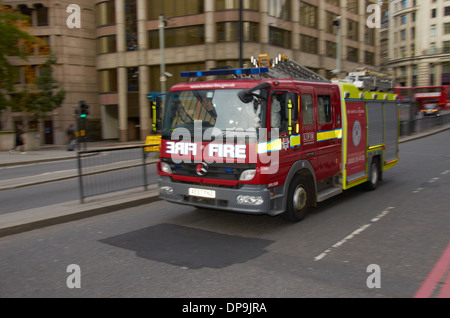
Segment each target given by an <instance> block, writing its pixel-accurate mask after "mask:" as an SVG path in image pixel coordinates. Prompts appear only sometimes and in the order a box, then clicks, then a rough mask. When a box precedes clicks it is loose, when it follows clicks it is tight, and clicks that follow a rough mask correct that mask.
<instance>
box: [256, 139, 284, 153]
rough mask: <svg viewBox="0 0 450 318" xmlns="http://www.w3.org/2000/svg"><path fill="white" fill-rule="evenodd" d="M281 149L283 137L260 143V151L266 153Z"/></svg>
mask: <svg viewBox="0 0 450 318" xmlns="http://www.w3.org/2000/svg"><path fill="white" fill-rule="evenodd" d="M277 150H281V139H275V140H272V141H269V142H264V143H261V144H258V153H266V152H271V151H277Z"/></svg>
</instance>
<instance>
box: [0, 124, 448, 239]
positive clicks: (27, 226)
mask: <svg viewBox="0 0 450 318" xmlns="http://www.w3.org/2000/svg"><path fill="white" fill-rule="evenodd" d="M448 129H450V125H445V126H442V127H439V128H437V129H434V130H429V131H427V132H423V133H418V134H414V135H412V136H405V137H401V138H400V142H401V143H402V142H407V141H410V140H414V139H418V138H423V137H426V136H429V135H432V134H435V133H439V132H442V131H444V130H448ZM131 145H144V143H142V142H141V143H134V144H130V143H115V142H97V143H90V144H88V148H87V149H88V150H91V149H99V148H102V147H104V148H112V147H125V146H131ZM75 157H76V152H69V151H67V150H66V149H65V147H46V148H43V149H41V150H39V151H32V152H28V153H26V154H23V155H21V154H14V155H12V154H10V153H9V152H7V151H3V152H0V169H1V168H2V167H11V166H15V165H23V164H30V163H38V162H51V161H56V160H65V159H74V158H75ZM55 177H56V176H53V177H52V178H53V181H55V180H54V179H55ZM64 177H67V176H64ZM70 177H74V176H73V175H72V176H70ZM0 181H1V180H0ZM41 181H42V180H41ZM49 181H51V180H46V181H45V182H49ZM1 186H2V184H1V182H0V190H1V189H2V188H1ZM3 186H5V185H3ZM22 186H24V185H22ZM156 200H158V187H157V185H156V184H155V185H152V186H149V188H148V190H147V191H143V190H142V189H141V188H139V189H131V190H127V191H121V192H114V193H110V194H106V195H101V196H96V197H90V198H86V199H85V203H83V204H80V202H79V201H78V200H77V201H71V202H66V203H61V204H55V205H51V206H46V207H42V208H36V209H30V210H24V211H19V212H12V213H6V214H3V215H0V237H2V236H7V235H11V234H17V233H22V232H25V231H30V230H34V229H39V228H44V227H46V226H50V225H56V224H60V223H65V222H70V221H75V220H79V219H82V218H87V217H91V216H95V215H99V214H104V213H109V212H114V211H118V210H122V209H124V208H129V207H133V206H138V205H142V204H147V203H150V202H154V201H156Z"/></svg>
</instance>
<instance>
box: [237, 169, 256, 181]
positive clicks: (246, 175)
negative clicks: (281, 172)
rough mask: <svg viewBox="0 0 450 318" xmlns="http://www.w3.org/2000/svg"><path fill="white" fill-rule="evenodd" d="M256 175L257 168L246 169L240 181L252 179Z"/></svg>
mask: <svg viewBox="0 0 450 318" xmlns="http://www.w3.org/2000/svg"><path fill="white" fill-rule="evenodd" d="M255 175H256V170H254V169H252V170H245V171H244V172H242V173H241V176H240V177H239V180H240V181H250V180H252V179H253V178H254V177H255Z"/></svg>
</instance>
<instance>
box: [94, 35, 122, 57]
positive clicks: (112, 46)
mask: <svg viewBox="0 0 450 318" xmlns="http://www.w3.org/2000/svg"><path fill="white" fill-rule="evenodd" d="M116 51H117V49H116V36H115V35H107V36H102V37H99V38H98V39H97V54H105V53H114V52H116Z"/></svg>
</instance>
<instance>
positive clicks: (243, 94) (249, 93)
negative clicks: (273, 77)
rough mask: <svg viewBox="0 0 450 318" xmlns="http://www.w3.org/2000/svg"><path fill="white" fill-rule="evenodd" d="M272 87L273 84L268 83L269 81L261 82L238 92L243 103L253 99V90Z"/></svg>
mask: <svg viewBox="0 0 450 318" xmlns="http://www.w3.org/2000/svg"><path fill="white" fill-rule="evenodd" d="M271 87H272V85H270V83H267V82H265V83H261V84H258V85H256V86H255V87H253V88H250V89H245V90H243V91H240V92H239V93H238V97H239V99H240V100H241V101H242V102H243V103H245V104H248V103H250V102H251V101H253V96H254V94H253V92H254V91H258V90H261V89H267V88H271Z"/></svg>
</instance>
